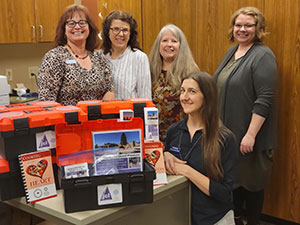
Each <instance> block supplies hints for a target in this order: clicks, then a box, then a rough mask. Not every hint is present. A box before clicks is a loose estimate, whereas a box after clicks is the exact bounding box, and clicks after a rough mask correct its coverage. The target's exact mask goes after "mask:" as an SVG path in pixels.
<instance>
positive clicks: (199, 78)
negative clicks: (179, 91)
mask: <svg viewBox="0 0 300 225" xmlns="http://www.w3.org/2000/svg"><path fill="white" fill-rule="evenodd" d="M185 79H193V80H195V81H196V82H197V84H198V86H199V89H200V91H201V92H202V94H203V105H202V108H201V117H202V120H203V122H204V130H203V139H202V148H203V158H204V164H205V168H206V170H207V174H208V177H209V178H211V179H213V180H215V181H220V180H222V179H223V177H224V170H223V168H222V164H221V147H222V146H223V142H222V138H224V136H225V135H226V134H229V133H231V132H230V131H229V130H228V129H227V128H226V127H225V126H224V125H223V124H222V122H221V121H220V119H219V105H218V91H217V85H216V82H215V81H214V79H213V77H212V76H211V75H209V74H208V73H205V72H200V71H199V72H193V73H190V74H188V75H187V76H186V77H185V78H184V79H183V80H182V82H183V81H184V80H185Z"/></svg>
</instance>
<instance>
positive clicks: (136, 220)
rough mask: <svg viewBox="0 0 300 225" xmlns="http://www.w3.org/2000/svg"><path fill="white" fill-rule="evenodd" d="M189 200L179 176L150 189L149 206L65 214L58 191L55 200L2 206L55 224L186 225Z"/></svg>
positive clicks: (184, 181)
mask: <svg viewBox="0 0 300 225" xmlns="http://www.w3.org/2000/svg"><path fill="white" fill-rule="evenodd" d="M74 197H75V196H74ZM189 198H190V185H189V181H188V180H187V179H186V178H185V177H183V176H168V184H167V185H162V186H155V187H154V199H153V203H152V204H141V205H134V206H124V207H117V208H108V209H100V210H89V211H82V212H75V213H65V209H64V199H63V191H62V190H58V195H57V197H55V198H50V199H47V200H43V201H40V202H37V203H34V204H31V205H30V204H26V201H25V198H24V197H22V198H16V199H13V200H9V201H5V203H7V204H9V205H11V206H13V207H16V208H18V209H21V210H24V211H26V212H28V213H31V214H34V215H36V216H38V217H41V218H44V219H45V220H47V221H50V222H53V223H56V224H57V225H67V224H68V225H69V224H76V225H87V224H89V225H92V224H94V225H95V224H97V225H99V224H101V225H104V224H105V225H168V224H172V225H187V224H189V223H190V221H189V220H190V219H189V217H190V216H189V215H190V201H189Z"/></svg>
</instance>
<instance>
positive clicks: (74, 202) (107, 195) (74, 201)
mask: <svg viewBox="0 0 300 225" xmlns="http://www.w3.org/2000/svg"><path fill="white" fill-rule="evenodd" d="M155 178H156V175H155V170H154V168H153V167H152V166H151V165H150V164H149V163H148V162H147V161H146V160H144V162H143V172H134V173H123V174H114V175H104V176H94V177H84V178H73V179H62V180H61V188H62V189H63V190H64V201H65V211H66V212H67V213H71V212H78V211H83V210H93V209H103V208H111V207H119V206H125V205H134V204H145V203H152V202H153V180H154V179H155ZM120 192H121V193H120ZM114 195H115V196H116V198H115V196H114ZM118 196H119V198H118Z"/></svg>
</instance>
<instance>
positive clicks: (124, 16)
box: [101, 11, 140, 54]
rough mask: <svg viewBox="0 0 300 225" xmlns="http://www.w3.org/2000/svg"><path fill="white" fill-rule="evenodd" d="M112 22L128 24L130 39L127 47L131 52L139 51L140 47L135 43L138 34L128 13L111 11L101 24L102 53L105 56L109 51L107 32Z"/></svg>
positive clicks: (135, 25)
mask: <svg viewBox="0 0 300 225" xmlns="http://www.w3.org/2000/svg"><path fill="white" fill-rule="evenodd" d="M113 20H121V21H123V22H126V23H128V24H129V26H130V37H129V41H128V43H127V46H128V45H129V46H130V48H131V50H132V51H135V49H140V45H139V43H138V41H137V35H138V33H137V22H136V20H135V19H134V18H133V17H132V15H131V14H130V13H127V12H122V11H112V12H111V13H110V14H109V15H108V16H107V17H106V18H105V20H104V21H103V23H102V34H103V35H102V38H103V43H102V46H101V48H102V49H103V53H104V54H107V53H109V52H110V51H111V40H110V38H109V30H110V26H111V23H112V21H113Z"/></svg>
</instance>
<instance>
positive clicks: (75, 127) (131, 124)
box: [55, 117, 145, 161]
mask: <svg viewBox="0 0 300 225" xmlns="http://www.w3.org/2000/svg"><path fill="white" fill-rule="evenodd" d="M133 129H135V130H140V134H141V135H142V136H141V141H142V143H141V144H142V157H143V158H145V152H144V129H143V120H142V119H141V118H136V117H135V118H132V119H131V120H127V121H118V120H117V119H108V120H96V121H95V120H90V121H85V122H82V123H81V124H67V123H61V124H57V125H56V127H55V135H56V157H57V159H58V157H60V156H63V155H70V154H73V153H76V152H79V151H85V150H92V149H94V147H93V135H92V133H93V132H101V131H102V132H109V131H118V130H133ZM107 142H109V140H107ZM56 161H57V160H56Z"/></svg>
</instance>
